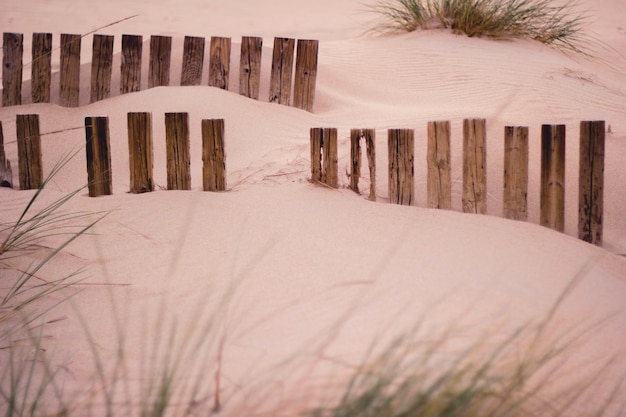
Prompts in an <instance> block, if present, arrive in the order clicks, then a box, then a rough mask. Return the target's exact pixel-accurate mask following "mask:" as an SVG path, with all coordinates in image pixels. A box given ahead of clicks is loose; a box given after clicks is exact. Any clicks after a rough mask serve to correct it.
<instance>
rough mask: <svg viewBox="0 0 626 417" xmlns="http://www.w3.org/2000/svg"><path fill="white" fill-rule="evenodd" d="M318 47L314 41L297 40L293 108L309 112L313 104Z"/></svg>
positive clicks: (317, 43)
mask: <svg viewBox="0 0 626 417" xmlns="http://www.w3.org/2000/svg"><path fill="white" fill-rule="evenodd" d="M318 47H319V42H318V41H316V40H303V39H299V40H298V50H297V53H296V75H295V81H294V90H293V106H294V107H297V108H299V109H303V110H306V111H309V112H310V111H313V104H314V103H315V82H316V79H317V54H318Z"/></svg>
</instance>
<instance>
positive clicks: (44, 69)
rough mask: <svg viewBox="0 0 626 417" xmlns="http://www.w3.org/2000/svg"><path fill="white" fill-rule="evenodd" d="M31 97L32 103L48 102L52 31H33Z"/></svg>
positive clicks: (50, 76)
mask: <svg viewBox="0 0 626 417" xmlns="http://www.w3.org/2000/svg"><path fill="white" fill-rule="evenodd" d="M32 57H33V61H32V64H31V76H30V79H31V97H32V100H33V103H50V80H51V78H52V33H33V50H32Z"/></svg>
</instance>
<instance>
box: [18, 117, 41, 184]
mask: <svg viewBox="0 0 626 417" xmlns="http://www.w3.org/2000/svg"><path fill="white" fill-rule="evenodd" d="M16 127H17V153H18V158H19V159H18V170H19V176H20V189H21V190H33V189H36V188H39V187H41V185H42V184H43V169H42V166H41V135H40V134H39V115H37V114H18V115H17V118H16Z"/></svg>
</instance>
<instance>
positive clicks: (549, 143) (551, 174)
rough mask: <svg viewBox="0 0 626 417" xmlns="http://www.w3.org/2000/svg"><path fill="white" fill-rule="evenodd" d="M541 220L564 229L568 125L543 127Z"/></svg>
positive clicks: (541, 222)
mask: <svg viewBox="0 0 626 417" xmlns="http://www.w3.org/2000/svg"><path fill="white" fill-rule="evenodd" d="M539 204H540V215H539V217H540V218H539V222H540V224H541V225H542V226H546V227H549V228H552V229H554V230H557V231H559V232H563V231H564V230H565V125H542V126H541V197H540V203H539Z"/></svg>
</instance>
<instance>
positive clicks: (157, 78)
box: [148, 35, 172, 88]
mask: <svg viewBox="0 0 626 417" xmlns="http://www.w3.org/2000/svg"><path fill="white" fill-rule="evenodd" d="M171 60H172V37H171V36H154V35H153V36H150V66H149V69H148V88H153V87H162V86H168V85H170V63H171Z"/></svg>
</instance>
